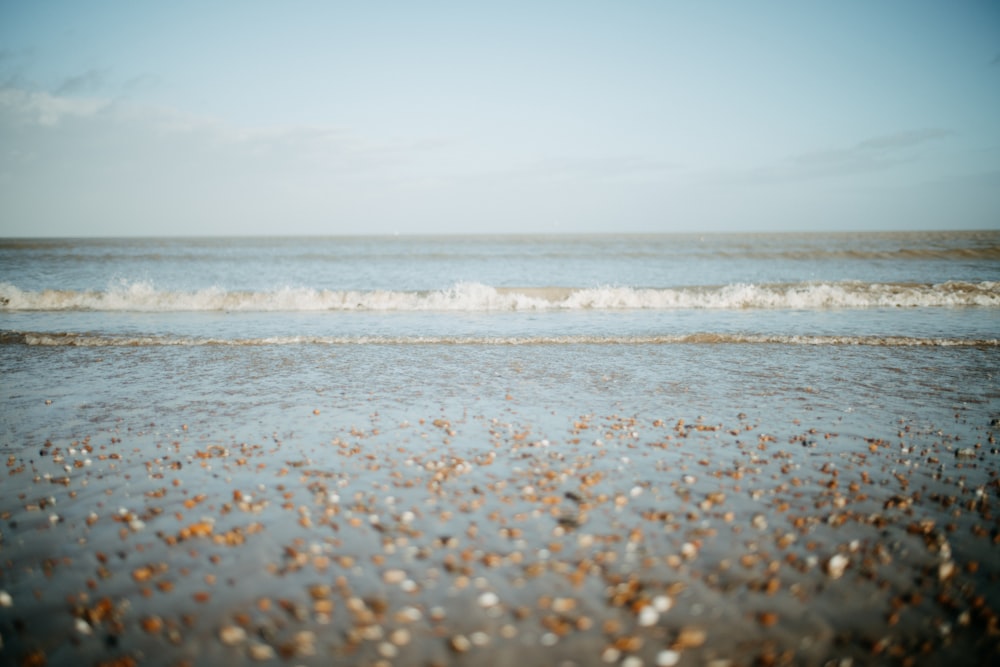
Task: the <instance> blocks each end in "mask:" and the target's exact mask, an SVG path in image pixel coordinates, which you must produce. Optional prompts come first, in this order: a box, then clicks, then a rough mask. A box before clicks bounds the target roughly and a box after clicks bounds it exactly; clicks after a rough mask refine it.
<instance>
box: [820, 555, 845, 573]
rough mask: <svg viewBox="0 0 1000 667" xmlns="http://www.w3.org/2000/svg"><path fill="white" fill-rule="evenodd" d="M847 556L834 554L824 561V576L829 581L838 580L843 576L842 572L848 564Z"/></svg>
mask: <svg viewBox="0 0 1000 667" xmlns="http://www.w3.org/2000/svg"><path fill="white" fill-rule="evenodd" d="M848 562H849V561H848V559H847V556H845V555H843V554H834V555H833V556H830V558H829V559H828V560H827V561H826V565H825V566H824V569H825V570H826V574H827V576H828V577H830V578H831V579H839V578H840V577H841V575H843V574H844V570H845V569H846V568H847V563H848Z"/></svg>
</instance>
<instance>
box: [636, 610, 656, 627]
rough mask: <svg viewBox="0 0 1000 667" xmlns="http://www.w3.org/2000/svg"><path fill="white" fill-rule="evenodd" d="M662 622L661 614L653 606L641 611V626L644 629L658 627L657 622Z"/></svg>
mask: <svg viewBox="0 0 1000 667" xmlns="http://www.w3.org/2000/svg"><path fill="white" fill-rule="evenodd" d="M659 620H660V612H658V611H656V609H655V608H654V607H653V606H652V605H646V606H645V607H643V608H642V609H640V610H639V625H641V626H642V627H644V628H648V627H650V626H653V625H656V622H657V621H659Z"/></svg>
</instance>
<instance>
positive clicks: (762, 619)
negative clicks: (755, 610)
mask: <svg viewBox="0 0 1000 667" xmlns="http://www.w3.org/2000/svg"><path fill="white" fill-rule="evenodd" d="M757 622H758V623H760V624H761V625H763V626H764V627H765V628H769V627H771V626H772V625H774V624H775V623H777V622H778V615H777V614H776V613H774V612H773V611H762V612H760V613H759V614H757Z"/></svg>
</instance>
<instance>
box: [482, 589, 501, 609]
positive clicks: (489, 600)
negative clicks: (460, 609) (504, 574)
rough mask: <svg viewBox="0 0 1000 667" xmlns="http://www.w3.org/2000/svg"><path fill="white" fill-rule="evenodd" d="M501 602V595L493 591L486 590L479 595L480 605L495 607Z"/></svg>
mask: <svg viewBox="0 0 1000 667" xmlns="http://www.w3.org/2000/svg"><path fill="white" fill-rule="evenodd" d="M499 602H500V598H499V596H497V594H496V593H494V592H493V591H486V592H485V593H483V594H481V595H480V596H479V606H480V607H493V606H495V605H496V604H497V603H499Z"/></svg>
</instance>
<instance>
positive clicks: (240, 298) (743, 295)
mask: <svg viewBox="0 0 1000 667" xmlns="http://www.w3.org/2000/svg"><path fill="white" fill-rule="evenodd" d="M954 306H958V307H964V306H977V307H986V308H997V307H1000V283H998V282H992V281H985V282H961V281H950V282H945V283H940V284H933V285H932V284H917V283H889V284H879V283H863V282H834V283H824V282H807V283H784V284H753V283H740V284H732V285H722V286H714V287H682V288H639V287H590V288H572V287H523V288H518V287H501V288H496V287H491V286H489V285H483V284H480V283H458V284H455V285H453V286H451V287H448V288H446V289H442V290H429V291H395V290H370V291H360V290H326V289H312V288H307V287H280V288H275V289H272V290H265V291H227V290H224V289H221V288H218V287H212V288H207V289H201V290H197V291H172V290H160V289H157V288H156V287H155V286H154V285H152V284H151V283H148V282H131V283H118V284H115V285H112V286H110V287H109V288H108V289H106V290H103V291H82V290H79V291H78V290H59V289H47V290H41V291H26V290H22V289H19V288H18V287H15V286H14V285H11V284H9V283H4V284H0V311H8V312H11V311H120V312H121V311H141V312H185V311H234V312H235V311H242V312H269V311H286V312H294V311H325V310H333V311H353V310H358V311H469V312H473V311H544V310H621V309H650V310H669V309H794V310H816V309H836V308H895V307H901V308H911V307H954Z"/></svg>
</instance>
